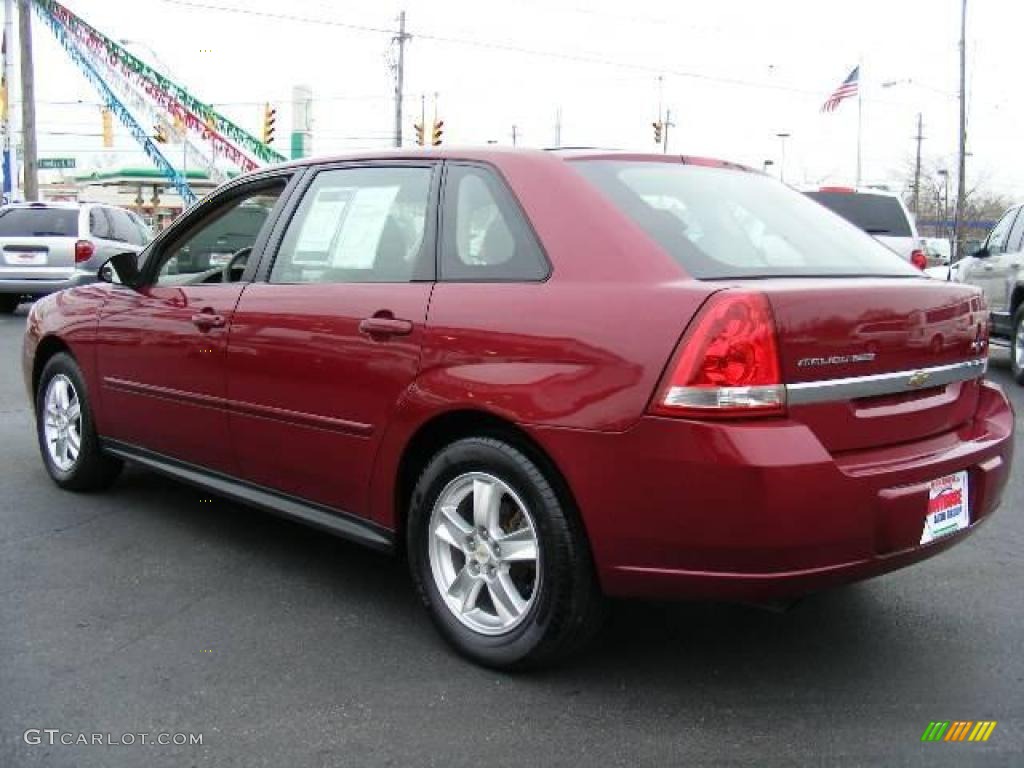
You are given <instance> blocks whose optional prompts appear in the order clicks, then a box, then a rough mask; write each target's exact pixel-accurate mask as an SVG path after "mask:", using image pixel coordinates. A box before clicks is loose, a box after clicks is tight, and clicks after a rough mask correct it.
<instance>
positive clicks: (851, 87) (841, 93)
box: [821, 65, 860, 112]
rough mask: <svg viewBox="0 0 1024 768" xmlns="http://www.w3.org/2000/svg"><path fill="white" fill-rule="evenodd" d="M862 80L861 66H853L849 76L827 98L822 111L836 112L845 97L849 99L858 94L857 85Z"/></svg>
mask: <svg viewBox="0 0 1024 768" xmlns="http://www.w3.org/2000/svg"><path fill="white" fill-rule="evenodd" d="M859 81H860V66H859V65H858V66H856V67H854V68H853V71H852V72H851V73H850V74H849V75H848V76H847V78H846V79H845V80H843V82H841V83H840V84H839V87H838V88H836V89H835V90H834V91H832V95H831V96H829V97H828V98H827V99H825V103H824V104H822V105H821V111H822V112H835V110H836V108H837V107H838V106H839V102H841V101H842V100H843V99H848V98H850V97H851V96H856V95H857V87H858V83H859Z"/></svg>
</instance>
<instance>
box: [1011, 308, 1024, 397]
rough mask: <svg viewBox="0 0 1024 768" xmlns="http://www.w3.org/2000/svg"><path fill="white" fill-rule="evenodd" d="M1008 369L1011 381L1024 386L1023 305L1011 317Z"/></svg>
mask: <svg viewBox="0 0 1024 768" xmlns="http://www.w3.org/2000/svg"><path fill="white" fill-rule="evenodd" d="M1010 368H1011V370H1012V372H1013V379H1014V381H1016V382H1017V383H1018V384H1024V304H1022V305H1021V306H1020V307H1018V308H1017V314H1015V315H1014V316H1013V334H1012V335H1011V336H1010Z"/></svg>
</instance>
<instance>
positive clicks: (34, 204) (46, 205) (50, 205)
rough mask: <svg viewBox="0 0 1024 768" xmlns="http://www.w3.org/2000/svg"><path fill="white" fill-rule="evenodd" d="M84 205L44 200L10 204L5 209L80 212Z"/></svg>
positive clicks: (65, 201)
mask: <svg viewBox="0 0 1024 768" xmlns="http://www.w3.org/2000/svg"><path fill="white" fill-rule="evenodd" d="M82 205H83V204H82V203H75V202H70V201H67V200H44V201H39V202H21V203H8V204H7V205H5V206H4V208H57V209H63V210H68V209H74V210H78V209H79V208H81V207H82Z"/></svg>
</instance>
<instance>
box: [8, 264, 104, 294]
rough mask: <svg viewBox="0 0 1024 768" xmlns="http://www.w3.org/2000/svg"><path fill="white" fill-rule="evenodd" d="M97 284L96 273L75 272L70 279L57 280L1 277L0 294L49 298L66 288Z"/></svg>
mask: <svg viewBox="0 0 1024 768" xmlns="http://www.w3.org/2000/svg"><path fill="white" fill-rule="evenodd" d="M95 282H96V274H95V273H94V272H86V271H84V270H78V271H75V272H74V273H73V274H71V275H70V276H69V277H64V278H57V279H51V278H46V279H31V278H7V277H0V294H12V293H13V294H21V295H24V296H47V295H49V294H51V293H56V292H57V291H63V290H64V289H65V288H75V287H77V286H79V285H89V284H90V283H95Z"/></svg>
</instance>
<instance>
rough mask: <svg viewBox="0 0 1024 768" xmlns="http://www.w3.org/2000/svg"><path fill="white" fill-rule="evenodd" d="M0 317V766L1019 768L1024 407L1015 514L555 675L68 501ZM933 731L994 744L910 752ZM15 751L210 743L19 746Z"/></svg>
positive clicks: (254, 520) (142, 522) (228, 524)
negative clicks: (890, 564)
mask: <svg viewBox="0 0 1024 768" xmlns="http://www.w3.org/2000/svg"><path fill="white" fill-rule="evenodd" d="M24 315H25V307H24V306H23V307H22V308H21V310H20V314H18V315H16V316H14V317H0V361H2V365H0V478H2V489H3V493H2V498H0V766H5V767H6V766H36V765H39V766H43V765H45V766H80V767H83V768H85V767H88V766H193V765H215V766H245V767H246V768H249V767H251V766H264V765H265V766H275V767H278V766H321V765H323V766H328V765H329V766H348V765H351V766H377V765H390V766H433V765H437V766H463V765H465V766H476V767H477V768H484V767H486V768H494V767H495V766H505V765H517V766H527V765H529V766H536V765H571V766H590V765H593V766H605V765H623V766H634V765H657V766H662V765H679V766H683V765H687V766H692V765H709V764H724V765H740V764H750V765H759V766H765V765H800V766H808V765H823V766H825V765H828V766H831V765H889V766H893V765H921V766H933V765H958V766H959V765H1006V766H1009V765H1022V764H1024V706H1022V705H1024V568H1022V567H1021V558H1022V555H1021V553H1022V551H1024V458H1022V457H1024V445H1022V441H1024V438H1022V435H1024V429H1021V428H1022V427H1024V424H1022V417H1021V416H1020V414H1022V413H1024V389H1022V388H1020V387H1017V386H1016V385H1014V384H1013V383H1012V382H1011V381H1010V378H1009V374H1008V371H1007V368H1008V361H1007V355H1006V352H1005V351H999V352H996V353H994V356H993V364H992V368H991V371H990V374H989V375H990V377H991V378H992V379H994V380H996V381H998V382H1000V383H1001V384H1002V385H1003V386H1004V387H1005V388H1006V390H1007V391H1008V392H1009V394H1010V396H1011V398H1012V399H1013V401H1014V403H1015V406H1016V408H1017V412H1018V417H1017V422H1018V429H1019V431H1018V435H1017V459H1016V462H1015V464H1016V466H1015V474H1014V475H1013V477H1012V480H1011V487H1010V488H1009V490H1008V492H1007V494H1006V496H1005V499H1004V503H1003V506H1002V509H1001V511H1000V513H999V514H998V515H997V516H996V517H995V518H993V519H992V520H991V521H990V522H989V523H988V524H986V525H985V526H983V527H982V528H981V529H980V530H979V531H977V533H976V534H975V535H974V536H972V537H971V538H970V539H969V540H968V541H967V542H965V543H963V544H962V545H961V546H958V547H955V548H953V549H952V550H950V551H949V552H948V553H946V554H945V555H944V556H942V557H938V558H935V559H932V560H930V561H928V562H925V563H923V564H921V565H918V566H917V567H914V568H912V569H909V570H905V571H902V572H897V573H894V574H890V575H888V576H885V577H883V578H880V579H877V580H875V581H872V582H868V583H864V584H859V585H855V586H852V587H848V588H844V589H840V590H837V591H834V592H831V593H827V594H821V595H816V596H813V597H810V598H807V599H806V600H804V601H802V602H801V603H800V604H798V605H797V606H796V607H794V608H793V609H791V610H789V611H788V612H785V613H776V612H771V611H766V610H764V609H761V608H755V607H748V606H737V605H722V604H638V603H629V604H619V605H616V606H615V607H614V610H613V614H612V618H611V622H610V624H609V626H608V627H607V628H606V630H605V632H604V633H603V634H602V636H601V638H600V640H599V642H598V643H597V644H596V645H595V646H594V647H593V648H592V649H591V650H590V651H588V652H587V653H586V654H584V655H583V656H581V657H579V658H578V659H575V660H574V661H572V662H571V663H569V664H566V665H564V666H563V667H561V668H558V669H553V670H548V671H546V672H544V673H540V674H532V675H518V676H507V675H502V674H497V673H493V672H489V671H486V670H482V669H478V668H476V667H473V666H471V665H469V664H468V663H466V662H464V661H462V660H461V659H459V658H457V657H456V656H454V655H453V653H452V652H451V651H449V649H448V648H447V647H446V646H445V644H444V643H443V642H442V641H441V639H440V638H439V637H438V636H437V635H436V634H435V632H434V630H433V628H432V627H431V625H430V623H429V621H428V619H427V616H426V613H425V612H424V611H423V610H421V608H420V606H419V605H418V603H417V601H416V599H415V597H414V595H413V592H412V589H411V585H410V582H409V579H408V577H407V576H406V572H405V569H404V567H403V565H402V564H401V563H399V562H397V561H395V560H392V559H389V558H387V557H384V556H380V555H376V554H373V553H371V552H368V551H365V550H363V549H360V548H359V547H357V546H355V545H350V544H347V543H345V542H342V541H338V540H335V539H333V538H330V537H328V536H325V535H323V534H319V533H317V532H315V531H311V530H306V529H304V528H302V527H300V526H298V525H295V524H291V523H288V522H284V521H282V520H279V519H277V518H274V517H271V516H269V515H266V514H263V513H261V512H258V511H255V510H252V509H248V508H244V507H241V506H238V505H236V504H232V503H229V502H226V501H222V500H220V499H217V498H211V497H209V496H207V495H205V494H203V493H201V492H198V491H195V490H193V489H191V488H189V487H186V486H183V485H178V484H176V483H173V482H171V481H169V480H165V479H163V478H161V477H158V476H156V475H153V474H151V473H149V472H146V471H143V470H140V469H129V470H128V471H126V472H125V474H124V475H123V477H122V479H121V480H120V481H119V482H118V483H117V484H116V485H115V487H114V488H113V489H112V490H111V491H109V492H107V493H104V494H101V495H71V494H67V493H64V492H61V491H59V490H58V489H57V488H56V487H55V486H54V485H53V484H52V483H51V482H50V480H49V478H48V477H47V476H46V474H45V472H44V470H43V467H42V465H41V464H40V461H39V459H38V456H37V451H36V442H35V434H34V430H33V425H32V418H31V415H30V412H29V409H28V404H27V401H26V397H25V392H24V389H23V385H22V381H21V374H20V365H19V354H20V344H21V333H22V328H23V325H24ZM932 720H975V721H976V720H995V721H998V725H997V727H996V728H995V730H994V732H993V733H992V736H991V737H990V739H989V741H988V742H987V743H984V744H976V743H966V742H965V743H958V744H952V743H921V741H920V739H921V735H922V732H923V731H924V729H925V727H926V726H927V725H928V723H929V721H932ZM28 729H59V730H60V731H61V732H63V733H72V734H78V733H86V734H92V733H107V732H109V733H112V734H114V735H115V738H119V737H120V736H121V735H122V734H126V733H132V734H138V733H147V734H159V733H170V734H175V733H185V734H202V744H201V745H191V746H190V745H184V746H175V745H168V746H155V745H146V746H143V745H140V744H138V743H136V744H134V745H97V744H94V745H78V746H74V745H73V746H65V745H60V744H55V745H53V746H50V745H48V744H47V743H46V742H45V741H44V742H43V743H42V744H26V742H25V739H24V737H23V734H24V733H25V731H26V730H28Z"/></svg>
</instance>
